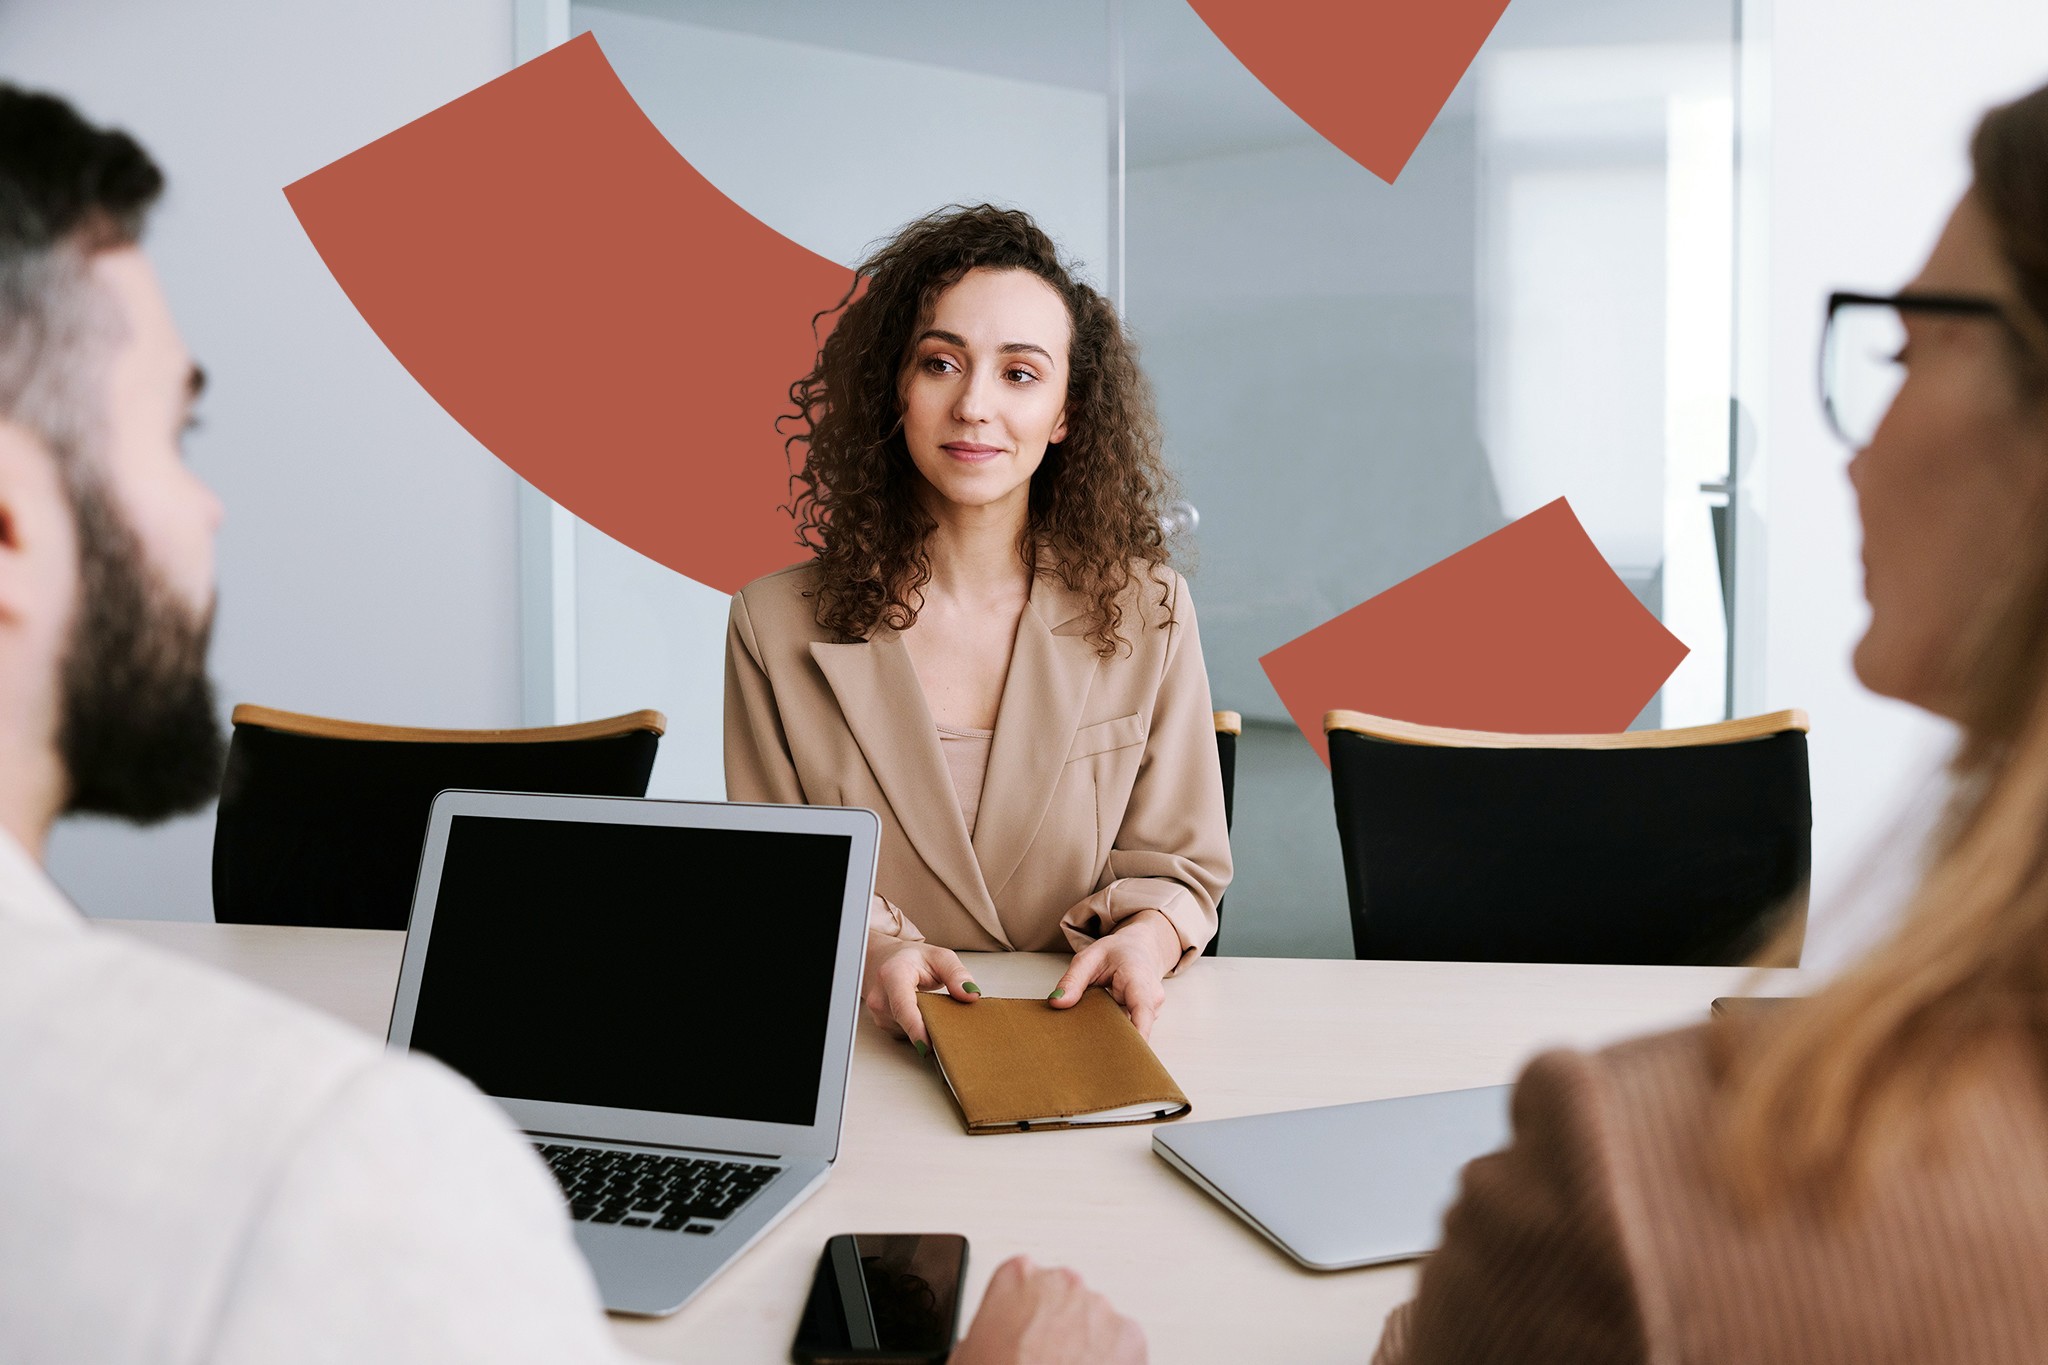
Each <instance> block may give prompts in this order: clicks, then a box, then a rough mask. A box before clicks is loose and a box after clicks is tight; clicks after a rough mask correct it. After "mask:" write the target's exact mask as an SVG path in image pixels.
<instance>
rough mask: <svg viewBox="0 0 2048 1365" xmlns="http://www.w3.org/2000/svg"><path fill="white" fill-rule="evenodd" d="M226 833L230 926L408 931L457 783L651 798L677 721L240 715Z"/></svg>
mask: <svg viewBox="0 0 2048 1365" xmlns="http://www.w3.org/2000/svg"><path fill="white" fill-rule="evenodd" d="M233 719H234V734H233V737H232V738H231V739H230V740H229V742H228V761H227V772H226V775H225V776H224V778H223V779H222V782H221V796H220V817H219V820H218V823H217V824H216V826H215V828H214V836H213V914H214V918H215V919H216V920H218V921H220V922H221V923H223V924H299V925H324V926H328V927H333V928H347V929H403V928H404V927H405V923H406V919H407V917H408V916H409V915H410V914H411V911H412V894H413V883H414V881H415V879H416V877H417V876H418V872H419V861H420V847H421V845H422V843H423V842H424V840H425V838H426V831H427V810H428V807H429V806H431V805H432V804H433V800H434V796H435V794H436V793H438V792H442V791H445V790H447V789H449V788H451V787H475V788H481V789H483V790H485V791H529V792H551V793H561V794H565V795H577V796H644V795H645V794H646V792H647V779H648V776H649V774H650V773H652V772H653V770H654V753H655V746H656V744H657V743H658V742H659V741H660V738H661V734H662V732H663V731H664V730H665V729H667V726H668V722H667V721H666V720H664V719H663V717H662V715H661V713H660V712H659V711H635V712H633V713H632V714H630V715H624V716H614V717H612V718H610V719H608V720H594V721H588V722H585V723H583V724H580V725H552V726H542V727H538V728H535V729H525V730H425V729H412V728H404V727H396V726H387V725H364V724H360V723H357V722H355V721H345V720H329V719H327V718H325V717H321V716H301V715H295V714H293V713H292V712H289V711H274V710H271V709H270V708H268V707H262V706H246V705H245V706H237V707H236V708H235V711H234V717H233Z"/></svg>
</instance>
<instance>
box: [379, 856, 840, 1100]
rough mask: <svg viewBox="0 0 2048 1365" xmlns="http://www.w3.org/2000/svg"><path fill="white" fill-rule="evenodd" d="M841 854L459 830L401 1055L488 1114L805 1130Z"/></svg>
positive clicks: (814, 1088)
mask: <svg viewBox="0 0 2048 1365" xmlns="http://www.w3.org/2000/svg"><path fill="white" fill-rule="evenodd" d="M851 851H852V841H851V840H850V839H848V838H846V837H844V836H842V835H827V834H797V833H788V832H770V831H763V830H735V829H695V828H678V827H675V826H672V825H622V824H599V823H588V822H583V821H573V820H526V819H506V818H499V817H487V816H477V815H457V816H455V817H454V819H453V820H452V821H451V822H450V825H449V831H448V850H447V856H446V859H445V861H444V863H443V865H442V870H441V884H440V889H439V894H438V895H437V896H436V897H435V901H434V916H433V924H432V928H431V930H430V933H431V934H432V938H431V939H430V941H429V942H428V944H427V955H426V960H425V963H424V966H423V969H422V972H421V976H420V986H419V1000H418V1006H417V1009H416V1012H415V1014H414V1018H413V1026H412V1037H411V1043H410V1045H411V1046H412V1047H413V1048H414V1049H415V1050H418V1051H421V1052H426V1053H429V1054H431V1055H433V1056H435V1057H438V1058H439V1059H440V1060H441V1061H443V1062H445V1063H447V1064H448V1065H449V1066H450V1067H453V1068H454V1069H455V1070H456V1071H458V1072H460V1073H462V1074H463V1075H464V1076H467V1077H468V1078H469V1079H470V1080H471V1081H472V1082H474V1083H475V1084H476V1086H477V1088H478V1089H480V1090H482V1091H483V1092H484V1093H485V1094H487V1095H491V1096H495V1097H497V1098H499V1099H520V1100H543V1101H551V1102H554V1103H559V1104H586V1105H598V1106H603V1107H606V1108H614V1109H638V1110H647V1111H653V1112H657V1113H667V1114H691V1115H702V1116H706V1117H712V1118H727V1119H747V1120H752V1121H755V1122H760V1123H787V1124H810V1123H812V1122H814V1121H815V1119H816V1117H817V1112H818V1082H819V1077H820V1073H821V1071H822V1069H823V1064H824V1053H825V1036H826V1029H827V1023H828V1013H829V1009H830V1004H831V999H832V970H833V957H834V949H835V946H836V944H837V941H838V937H839V913H840V907H841V905H842V904H843V903H844V900H845V889H846V876H847V863H848V860H849V858H850V856H851Z"/></svg>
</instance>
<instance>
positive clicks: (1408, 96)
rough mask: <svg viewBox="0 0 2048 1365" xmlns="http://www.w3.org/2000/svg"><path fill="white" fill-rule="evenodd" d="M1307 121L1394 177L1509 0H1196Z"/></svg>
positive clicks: (1214, 28) (1215, 28)
mask: <svg viewBox="0 0 2048 1365" xmlns="http://www.w3.org/2000/svg"><path fill="white" fill-rule="evenodd" d="M1188 3H1189V5H1191V6H1192V7H1193V9H1194V11H1195V13H1196V14H1199V15H1200V16H1201V17H1202V22H1203V23H1205V24H1207V25H1208V26H1209V30H1210V32H1212V33H1214V34H1215V35H1216V36H1217V38H1219V39H1221V40H1222V42H1223V45H1224V46H1225V47H1227V48H1229V49H1230V51H1231V53H1232V54H1233V55H1235V56H1236V58H1237V59H1238V60H1239V61H1240V62H1243V63H1244V65H1245V69H1246V70H1248V71H1250V72H1251V73H1252V74H1253V75H1254V76H1257V77H1258V78H1259V80H1260V81H1261V82H1262V83H1263V84H1264V85H1265V87H1266V88H1267V89H1268V90H1270V91H1272V92H1273V94H1274V95H1275V96H1276V97H1278V98H1279V100H1280V102H1281V103H1283V104H1285V105H1286V106H1287V107H1288V108H1289V109H1292V110H1293V111H1294V112H1295V113H1296V114H1298V115H1300V117H1301V119H1302V121H1303V122H1305V123H1307V124H1308V125H1309V126H1310V127H1311V128H1314V129H1315V130H1316V131H1317V132H1319V133H1321V134H1322V135H1323V136H1324V137H1326V138H1328V139H1329V140H1330V141H1331V142H1332V143H1334V144H1335V145H1336V147H1337V149H1338V150H1339V151H1341V152H1343V153H1344V154H1345V155H1346V156H1348V157H1350V158H1351V159H1352V160H1353V161H1356V162H1357V163H1358V164H1359V165H1361V166H1363V167H1365V168H1366V169H1367V170H1369V171H1371V172H1372V173H1373V174H1374V175H1376V176H1378V177H1379V178H1380V179H1382V180H1384V181H1386V182H1387V183H1388V184H1389V185H1391V184H1393V183H1394V180H1395V178H1396V177H1397V176H1399V175H1400V174H1401V168H1402V167H1403V166H1406V165H1407V164H1408V158H1409V157H1410V156H1413V155H1414V154H1415V148H1416V146H1417V144H1419V143H1420V142H1421V141H1422V135H1423V134H1424V133H1427V132H1428V131H1429V125H1430V124H1431V123H1433V122H1435V121H1436V116H1437V114H1438V113H1439V112H1440V111H1441V110H1442V109H1443V107H1444V101H1445V100H1447V99H1449V98H1450V97H1451V91H1452V90H1454V89H1456V88H1457V84H1458V81H1459V80H1460V79H1461V78H1462V77H1463V76H1464V74H1465V68H1466V67H1468V66H1470V65H1472V59H1473V58H1474V57H1476V56H1478V55H1479V48H1480V45H1481V44H1482V43H1484V42H1485V41H1486V35H1487V34H1489V33H1491V32H1493V26H1494V24H1496V23H1498V22H1499V20H1500V16H1501V15H1502V13H1504V12H1505V11H1506V10H1507V7H1508V0H1188Z"/></svg>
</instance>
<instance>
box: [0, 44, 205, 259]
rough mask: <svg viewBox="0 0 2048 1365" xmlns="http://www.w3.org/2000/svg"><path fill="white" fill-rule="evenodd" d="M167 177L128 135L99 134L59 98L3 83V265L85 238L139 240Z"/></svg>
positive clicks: (90, 245) (90, 243) (107, 242)
mask: <svg viewBox="0 0 2048 1365" xmlns="http://www.w3.org/2000/svg"><path fill="white" fill-rule="evenodd" d="M163 188H164V176H163V172H162V171H160V170H158V169H157V165H156V163H155V162H154V161H152V160H150V159H149V153H148V152H145V151H143V150H142V147H141V145H140V144H139V143H137V142H136V141H135V139H134V138H132V137H130V136H128V134H126V133H124V132H121V131H119V130H118V129H113V128H95V127H93V126H92V125H91V124H90V123H87V122H86V121H85V120H84V119H82V118H80V117H79V115H78V111H77V110H75V109H73V108H72V107H71V106H70V105H68V104H66V103H65V102H64V101H63V100H60V99H58V98H57V97H56V96H55V95H44V94H38V93H36V92H34V91H29V90H22V89H19V88H18V87H16V86H12V85H8V84H6V83H5V82H0V258H7V259H12V258H14V257H17V256H22V255H26V254H28V253H31V252H36V251H47V250H49V249H50V248H51V247H53V246H55V245H57V244H58V243H59V242H63V241H66V240H68V239H71V238H74V237H78V236H81V235H82V236H83V238H84V240H83V243H82V244H83V245H84V246H85V247H86V249H87V250H89V251H90V250H98V249H100V248H102V247H106V246H112V245H116V244H123V243H129V242H133V241H135V240H136V239H137V238H139V237H140V236H141V235H142V219H143V215H144V214H146V213H147V212H148V211H149V206H150V205H151V204H153V203H155V202H156V198H157V196H158V195H159V194H161V193H163Z"/></svg>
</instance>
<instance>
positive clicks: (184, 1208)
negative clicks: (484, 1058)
mask: <svg viewBox="0 0 2048 1365" xmlns="http://www.w3.org/2000/svg"><path fill="white" fill-rule="evenodd" d="M621 1356H622V1353H621V1351H620V1349H619V1347H618V1346H617V1345H616V1343H615V1342H614V1340H613V1338H612V1336H611V1333H610V1331H609V1329H608V1328H607V1326H606V1322H605V1319H604V1315H603V1313H602V1311H601V1309H600V1308H599V1306H598V1301H597V1293H596V1289H595V1287H594V1285H593V1284H592V1283H591V1279H590V1273H589V1270H588V1268H587V1267H586V1266H585V1265H584V1263H583V1260H582V1258H581V1257H580V1256H579V1255H578V1253H577V1251H576V1247H575V1243H574V1241H573V1239H572V1237H571V1235H570V1231H569V1223H568V1220H567V1218H566V1216H565V1214H564V1211H563V1208H562V1201H561V1197H560V1196H559V1194H558V1193H557V1192H556V1190H555V1187H554V1184H553V1181H552V1179H551V1177H550V1176H549V1175H548V1173H547V1172H546V1170H545V1169H543V1168H542V1166H541V1165H540V1163H539V1161H538V1160H537V1159H536V1158H535V1157H534V1155H533V1153H532V1150H531V1148H530V1147H529V1146H528V1145H527V1144H526V1142H525V1141H524V1139H522V1138H521V1137H520V1136H519V1134H518V1133H517V1132H515V1131H514V1130H513V1128H512V1126H511V1124H510V1123H509V1122H508V1121H507V1120H506V1118H505V1117H504V1115H503V1114H502V1113H501V1112H500V1111H499V1110H498V1109H497V1108H496V1107H495V1106H494V1105H492V1104H491V1103H490V1101H489V1100H487V1099H485V1098H484V1097H483V1096H482V1095H480V1094H479V1093H477V1091H476V1090H475V1089H474V1088H473V1087H471V1086H470V1085H469V1084H468V1083H467V1082H465V1081H463V1080H462V1079H461V1078H459V1077H457V1076H456V1075H455V1074H454V1073H453V1072H451V1071H449V1070H447V1069H446V1068H444V1067H442V1066H439V1065H438V1064H436V1063H434V1062H431V1061H428V1060H424V1059H419V1058H411V1059H398V1058H393V1057H390V1056H388V1055H386V1054H385V1053H384V1052H383V1050H382V1049H381V1048H380V1046H379V1045H378V1044H377V1042H376V1041H375V1040H373V1039H370V1038H367V1037H364V1036H363V1035H361V1034H358V1033H355V1032H353V1031H351V1030H349V1029H348V1028H346V1027H344V1026H343V1025H341V1024H340V1023H338V1022H335V1021H333V1020H330V1019H328V1018H326V1017H325V1016H322V1015H319V1014H316V1013H314V1012H312V1011H310V1010H308V1009H305V1008H303V1007H301V1006H299V1005H296V1004H293V1003H291V1002H290V1001H287V1000H284V999H281V998H279V997H277V996H273V995H270V994H268V993H267V992H264V991H261V990H258V989H257V988H255V987H253V986H250V985H248V984H246V983H244V982H241V981H237V980H235V979H233V978H231V977H228V976H225V975H223V974H221V973H218V972H214V971H210V970H208V969H206V968H203V967H200V966H198V965H196V964H192V963H188V962H185V961H182V960H180V959H177V958H174V957H170V956H167V955H165V954H162V953H159V952H156V951H153V950H151V949H149V948H146V947H144V946H142V945H141V944H138V943H134V942H132V941H129V940H126V939H123V938H121V937H119V936H117V935H114V934H111V933H107V932H103V931H99V930H96V929H94V928H93V927H91V926H90V925H89V924H87V923H86V922H85V920H84V919H83V918H82V917H81V916H80V915H79V914H78V913H77V911H76V910H75V909H73V907H72V906H71V905H70V904H69V903H68V902H67V901H66V900H65V899H64V897H63V895H62V893H61V892H59V891H58V890H57V888H56V887H55V886H53V885H52V884H51V883H50V881H49V879H48V878H47V877H45V876H44V874H43V872H42V871H41V869H40V868H38V867H37V866H36V865H35V863H34V862H33V861H32V860H31V859H30V858H29V857H28V856H27V854H26V853H25V852H24V851H23V850H22V848H21V846H20V845H19V844H18V843H16V842H15V841H14V840H12V839H11V838H9V837H7V836H6V835H5V834H0V1361H5V1362H8V1365H39V1363H40V1362H46V1361H47V1362H64V1363H65V1365H69V1363H70V1362H77V1361H93V1362H106V1363H107V1365H113V1363H115V1362H131V1361H132V1362H140V1361H151V1362H177V1363H178V1365H186V1363H187V1362H202V1361H203V1362H218V1363H219V1365H276V1363H277V1362H284V1361H291V1362H319V1361H350V1362H380V1363H383V1362H394V1363H402V1362H411V1361H419V1362H429V1361H431V1362H462V1361H485V1360H488V1361H492V1362H517V1361H549V1362H573V1361H616V1360H619V1359H621Z"/></svg>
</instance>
